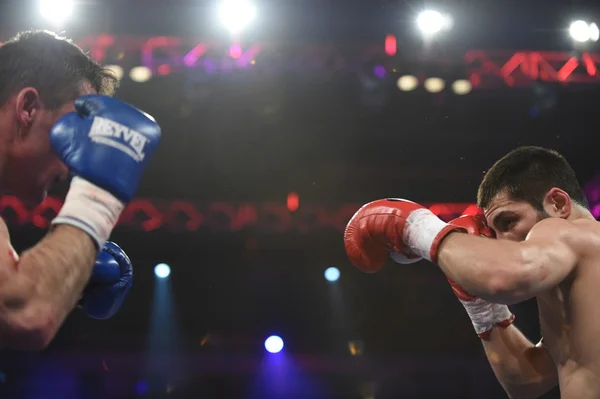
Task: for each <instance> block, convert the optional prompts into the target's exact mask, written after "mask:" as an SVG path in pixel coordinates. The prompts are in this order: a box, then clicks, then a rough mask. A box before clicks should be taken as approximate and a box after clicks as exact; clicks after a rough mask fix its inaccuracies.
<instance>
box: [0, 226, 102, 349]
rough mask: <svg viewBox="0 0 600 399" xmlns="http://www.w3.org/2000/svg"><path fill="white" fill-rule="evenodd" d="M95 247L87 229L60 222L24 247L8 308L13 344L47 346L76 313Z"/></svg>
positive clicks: (90, 268)
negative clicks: (68, 317) (83, 229)
mask: <svg viewBox="0 0 600 399" xmlns="http://www.w3.org/2000/svg"><path fill="white" fill-rule="evenodd" d="M96 253H97V250H96V247H95V245H94V243H93V241H92V239H91V238H90V236H88V235H87V234H86V233H84V232H82V231H81V230H79V229H77V228H74V227H71V226H68V225H58V226H56V228H54V229H53V230H52V231H51V232H50V233H48V235H47V236H46V237H45V238H44V239H43V240H42V241H41V242H40V243H38V244H37V245H36V246H34V247H33V248H31V249H30V250H28V251H26V252H24V253H23V254H22V256H21V258H20V261H19V263H18V265H17V266H18V269H17V273H16V274H15V275H14V278H13V281H11V282H9V284H12V285H13V286H12V298H10V297H9V298H6V297H5V300H4V307H5V309H4V313H5V315H6V317H7V318H8V320H7V321H8V323H7V324H8V326H9V328H10V329H11V330H12V331H13V332H14V336H12V337H8V338H9V339H8V341H9V344H12V346H16V347H21V348H31V349H37V348H39V347H44V346H46V345H47V344H48V343H49V341H50V340H51V339H52V338H53V337H54V335H55V334H56V331H57V330H58V328H59V327H60V325H61V324H62V323H63V321H64V320H65V318H66V316H67V315H68V314H69V313H70V312H71V310H72V309H73V308H74V306H75V305H76V303H77V300H78V298H79V297H80V295H81V293H82V291H83V289H84V287H85V285H86V283H87V281H88V279H89V276H90V273H91V270H92V267H93V264H94V259H95V257H96Z"/></svg>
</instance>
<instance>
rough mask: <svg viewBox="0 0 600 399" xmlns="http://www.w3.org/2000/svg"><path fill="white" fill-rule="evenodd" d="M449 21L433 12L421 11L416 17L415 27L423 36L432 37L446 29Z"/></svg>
mask: <svg viewBox="0 0 600 399" xmlns="http://www.w3.org/2000/svg"><path fill="white" fill-rule="evenodd" d="M448 25H449V20H448V18H447V17H444V16H443V15H442V14H441V13H439V12H437V11H433V10H427V11H423V12H421V13H420V14H419V16H418V17H417V26H418V27H419V29H420V30H421V32H422V33H423V34H425V35H434V34H436V33H438V32H439V31H441V30H442V29H444V28H446V27H448Z"/></svg>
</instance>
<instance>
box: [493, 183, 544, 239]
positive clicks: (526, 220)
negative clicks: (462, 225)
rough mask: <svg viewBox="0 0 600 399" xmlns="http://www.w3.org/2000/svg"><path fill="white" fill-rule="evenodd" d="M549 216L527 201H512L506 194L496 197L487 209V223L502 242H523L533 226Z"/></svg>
mask: <svg viewBox="0 0 600 399" xmlns="http://www.w3.org/2000/svg"><path fill="white" fill-rule="evenodd" d="M548 216H550V215H547V214H546V213H544V212H540V211H539V210H537V209H535V208H534V207H533V206H532V205H531V204H530V203H529V202H527V201H513V200H511V199H510V198H509V196H508V195H507V194H506V193H500V194H498V195H496V197H494V199H493V200H492V201H491V203H490V205H489V206H488V208H487V209H485V218H486V220H487V223H488V225H489V226H490V228H492V230H494V231H495V232H496V238H498V239H500V240H510V241H523V240H525V238H526V237H527V234H529V231H530V230H531V229H532V228H533V226H534V225H535V224H536V223H537V222H539V221H540V220H542V219H544V218H545V217H548Z"/></svg>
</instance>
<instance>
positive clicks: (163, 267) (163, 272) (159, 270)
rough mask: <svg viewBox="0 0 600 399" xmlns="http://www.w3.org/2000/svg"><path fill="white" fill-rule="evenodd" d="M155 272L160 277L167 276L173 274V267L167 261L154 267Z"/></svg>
mask: <svg viewBox="0 0 600 399" xmlns="http://www.w3.org/2000/svg"><path fill="white" fill-rule="evenodd" d="M154 274H155V275H156V277H158V278H167V277H169V275H170V274H171V268H170V267H169V265H167V264H166V263H159V264H158V265H156V266H155V267H154Z"/></svg>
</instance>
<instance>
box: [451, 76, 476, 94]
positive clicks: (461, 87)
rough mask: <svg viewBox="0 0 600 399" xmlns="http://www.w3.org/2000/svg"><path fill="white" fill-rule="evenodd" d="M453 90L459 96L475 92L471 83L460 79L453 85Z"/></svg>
mask: <svg viewBox="0 0 600 399" xmlns="http://www.w3.org/2000/svg"><path fill="white" fill-rule="evenodd" d="M452 90H453V91H454V93H455V94H458V95H459V96H461V95H465V94H469V93H470V92H471V90H473V86H472V85H471V82H469V81H468V80H466V79H459V80H456V81H455V82H454V83H452Z"/></svg>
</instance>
